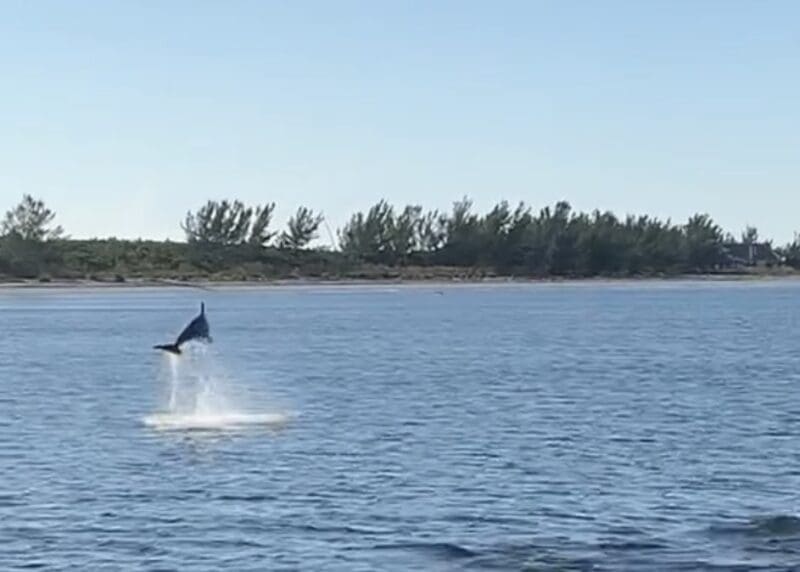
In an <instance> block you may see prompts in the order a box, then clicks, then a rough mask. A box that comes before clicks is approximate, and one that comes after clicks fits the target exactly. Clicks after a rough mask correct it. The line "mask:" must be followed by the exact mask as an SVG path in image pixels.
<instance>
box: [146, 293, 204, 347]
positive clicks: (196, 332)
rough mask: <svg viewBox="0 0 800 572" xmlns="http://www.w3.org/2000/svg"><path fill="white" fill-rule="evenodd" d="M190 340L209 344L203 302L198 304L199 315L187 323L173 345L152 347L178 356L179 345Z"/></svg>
mask: <svg viewBox="0 0 800 572" xmlns="http://www.w3.org/2000/svg"><path fill="white" fill-rule="evenodd" d="M191 340H202V341H205V342H211V336H210V335H209V329H208V320H206V305H205V303H204V302H200V315H199V316H197V317H195V319H194V320H192V321H191V322H189V325H188V326H186V327H185V328H184V329H183V331H182V332H181V333H180V335H179V336H178V339H177V340H175V343H173V344H160V345H157V346H153V349H156V350H164V351H165V352H169V353H172V354H176V355H180V354H181V345H183V344H185V343H186V342H189V341H191Z"/></svg>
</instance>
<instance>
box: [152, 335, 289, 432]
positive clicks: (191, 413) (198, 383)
mask: <svg viewBox="0 0 800 572" xmlns="http://www.w3.org/2000/svg"><path fill="white" fill-rule="evenodd" d="M164 359H165V367H164V375H163V376H164V377H165V378H166V383H167V385H168V391H169V396H168V398H167V410H166V411H165V412H160V413H154V414H151V415H147V416H146V417H145V418H144V420H143V422H144V424H145V425H146V426H148V427H152V428H155V429H165V430H167V429H174V430H181V429H182V430H188V429H206V430H213V429H228V428H236V427H240V428H241V427H246V426H258V425H261V426H265V425H280V424H283V423H285V422H286V421H287V420H288V415H287V414H285V413H277V412H272V413H264V412H259V413H254V412H245V411H242V410H241V409H239V408H238V407H236V406H235V405H233V403H232V400H231V396H230V383H229V382H228V380H227V376H226V375H225V373H224V372H223V371H222V369H221V368H220V367H219V364H218V362H217V361H216V360H215V359H214V356H213V353H212V352H211V350H210V349H209V348H208V346H206V345H204V344H188V345H187V346H185V348H184V351H183V353H182V354H181V355H174V354H171V353H165V354H164Z"/></svg>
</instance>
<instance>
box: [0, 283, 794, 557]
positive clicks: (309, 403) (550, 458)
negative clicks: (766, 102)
mask: <svg viewBox="0 0 800 572" xmlns="http://www.w3.org/2000/svg"><path fill="white" fill-rule="evenodd" d="M201 300H205V302H206V305H207V313H208V319H209V322H210V324H211V331H212V335H213V336H214V343H213V344H212V346H211V348H210V349H209V350H208V351H209V352H211V354H210V358H209V359H211V360H212V361H213V365H214V375H215V376H218V377H219V379H218V380H217V381H218V382H219V384H220V385H221V387H222V388H223V389H224V391H225V392H226V394H227V395H228V396H229V397H230V398H231V402H232V403H235V406H236V407H237V408H239V409H240V410H243V411H248V412H254V413H266V412H285V413H291V417H290V418H289V419H288V421H287V422H286V423H285V424H282V425H273V426H257V425H252V426H244V427H243V426H225V425H224V424H223V425H220V426H219V427H216V428H210V429H204V430H162V429H159V428H157V427H149V426H147V425H146V424H145V423H144V420H145V419H146V418H147V417H148V416H149V415H151V414H153V413H158V412H162V411H163V410H164V407H165V403H166V397H165V395H166V393H167V387H166V385H167V383H168V378H169V375H168V372H167V369H166V367H167V362H166V360H167V358H166V357H165V356H164V355H162V354H160V353H159V352H156V351H154V350H152V349H151V346H152V345H153V344H154V343H163V342H167V341H170V338H172V337H174V336H175V335H176V334H177V333H178V331H179V330H180V328H181V327H182V325H183V324H185V323H186V322H187V321H188V320H189V319H191V317H193V315H194V314H195V313H196V311H197V308H198V306H199V302H200V301H201ZM0 323H2V326H3V327H2V333H0V569H2V570H23V569H28V570H29V569H35V568H40V569H44V570H153V571H155V570H181V571H184V570H189V571H201V570H209V571H211V570H237V571H247V570H287V571H288V570H333V571H339V570H341V571H347V572H353V571H361V570H363V571H373V570H391V571H394V570H398V571H399V570H790V569H793V568H795V567H799V566H800V517H799V515H800V498H799V496H798V495H800V439H799V438H800V391H799V387H798V385H799V384H800V352H798V349H800V283H798V282H794V281H774V282H758V283H743V282H742V283H716V282H629V283H626V282H621V283H602V282H587V283H565V284H532V285H491V286H489V285H487V286H480V285H464V286H438V285H430V286H406V285H398V286H386V285H381V286H378V285H376V286H325V287H300V286H298V287H270V288H259V289H257V288H253V289H233V288H228V289H225V288H212V289H210V290H207V291H204V290H198V289H191V288H176V289H168V288H161V289H144V288H139V289H136V288H128V289H126V288H113V289H112V288H109V289H55V288H54V289H42V290H38V289H37V290H28V289H8V288H6V289H3V290H1V291H0Z"/></svg>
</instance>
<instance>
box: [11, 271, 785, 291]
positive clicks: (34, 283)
mask: <svg viewBox="0 0 800 572" xmlns="http://www.w3.org/2000/svg"><path fill="white" fill-rule="evenodd" d="M794 280H800V273H796V272H792V273H737V274H733V273H731V274H677V275H674V276H624V277H611V276H592V277H583V278H575V277H547V278H534V277H512V276H507V277H474V278H446V277H431V278H402V277H398V278H336V279H330V278H280V279H274V280H161V279H152V278H141V279H137V278H133V279H129V280H125V281H111V280H90V279H58V280H48V281H41V280H2V279H0V291H3V290H62V289H63V290H71V289H76V290H77V289H98V288H100V289H137V288H190V289H201V290H203V289H220V288H226V289H227V288H230V289H248V288H255V289H261V288H264V289H268V288H280V287H287V286H288V287H291V286H297V287H336V286H404V285H405V286H469V285H472V286H479V285H485V286H489V285H525V284H530V285H533V284H626V283H628V284H638V283H643V282H655V283H669V282H706V283H712V282H768V281H794Z"/></svg>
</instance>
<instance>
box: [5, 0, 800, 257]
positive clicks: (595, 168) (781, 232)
mask: <svg viewBox="0 0 800 572" xmlns="http://www.w3.org/2000/svg"><path fill="white" fill-rule="evenodd" d="M798 22H800V2H795V1H788V0H787V1H785V2H778V1H755V0H753V1H749V2H742V1H735V0H725V1H693V0H672V1H668V2H667V1H664V2H659V1H655V0H648V1H638V0H636V1H629V2H614V1H608V0H607V1H604V2H594V1H589V0H584V1H572V2H569V1H563V2H562V1H555V0H554V1H549V2H536V1H533V0H531V1H519V2H510V1H509V2H502V1H498V2H492V1H488V0H486V1H483V2H468V1H452V2H445V1H439V2H437V1H433V0H428V1H401V0H396V1H391V2H390V1H379V2H376V1H368V0H365V1H362V2H351V1H345V0H337V1H335V2H334V1H325V2H322V1H320V2H303V1H267V0H263V1H250V2H243V1H239V2H237V1H230V0H225V1H223V0H219V1H215V2H204V1H199V0H192V1H166V0H164V1H161V0H159V1H157V0H151V1H136V0H129V1H126V2H120V1H110V0H102V1H101V0H97V1H93V2H88V1H80V0H70V1H43V0H37V1H35V2H33V1H29V0H18V1H13V0H12V1H8V0H6V1H5V2H3V3H2V4H0V74H1V75H0V78H2V83H1V85H2V91H0V103H1V105H0V210H6V209H7V208H9V207H11V206H12V205H13V204H14V203H16V202H17V200H18V199H19V198H20V197H21V196H22V194H23V193H32V194H34V195H36V196H39V197H42V198H44V199H45V200H46V201H47V202H48V203H49V204H50V205H51V206H52V207H53V208H54V209H55V210H56V211H57V212H58V220H59V221H60V222H61V223H62V224H63V225H64V226H65V227H66V229H67V231H68V232H69V233H70V234H71V235H72V236H75V237H87V236H114V235H115V236H119V237H139V236H142V237H150V238H166V237H170V238H175V239H179V238H181V231H180V228H179V222H180V220H181V219H182V217H183V215H184V213H185V212H186V210H187V209H190V208H196V207H198V206H200V205H201V204H202V203H203V202H204V201H205V200H207V199H209V198H225V197H230V198H237V197H238V198H241V199H242V200H245V201H247V202H253V203H255V202H266V201H275V202H277V203H278V206H279V210H278V213H277V214H278V218H279V219H281V222H282V220H283V219H285V218H286V217H287V216H288V215H289V214H290V213H291V212H292V211H293V210H295V209H296V208H297V206H298V205H300V204H305V205H308V206H311V207H314V208H317V209H321V210H322V211H324V213H325V214H326V215H327V217H328V219H329V221H330V223H331V226H333V227H334V228H335V227H338V226H340V225H341V224H342V223H343V222H344V221H345V220H346V218H347V217H348V215H349V214H350V213H351V212H353V211H355V210H358V209H366V208H368V207H369V206H370V205H371V204H372V203H374V202H375V201H377V200H378V199H380V198H382V197H384V198H387V199H388V200H390V201H392V202H394V203H397V204H406V203H420V204H423V205H424V206H426V207H434V208H440V209H442V208H449V205H450V204H451V203H452V201H453V200H455V199H457V198H459V197H461V196H463V195H465V194H466V195H469V196H471V197H472V198H473V199H474V200H475V203H476V205H477V207H479V208H480V209H481V210H483V209H486V208H488V207H489V206H491V205H492V204H493V203H494V202H496V201H498V200H500V199H502V198H507V199H509V200H510V201H514V202H516V201H518V200H521V199H522V200H525V201H527V202H529V203H531V204H532V205H534V206H535V207H537V208H538V207H541V206H544V205H545V204H551V203H553V202H555V201H557V200H559V199H567V200H569V201H570V202H572V204H573V205H574V206H575V207H576V208H579V209H585V210H590V209H594V208H601V209H611V210H613V211H615V212H617V213H618V214H625V213H627V212H636V213H643V212H646V213H650V214H653V215H657V216H660V217H664V218H666V217H672V218H673V219H675V220H681V221H682V220H684V219H685V218H687V217H688V216H689V215H690V214H692V213H694V212H697V211H707V212H710V213H711V214H712V215H713V216H714V218H715V219H716V220H717V222H719V223H720V224H722V225H723V226H724V227H725V228H726V229H727V230H730V231H733V232H736V233H738V232H739V231H740V230H741V229H742V227H744V225H745V224H754V225H757V226H758V227H759V229H760V230H761V232H762V235H767V236H768V237H773V238H775V239H776V240H777V241H778V242H786V241H789V240H790V239H791V238H792V236H793V233H794V231H796V230H797V231H800V33H798Z"/></svg>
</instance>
